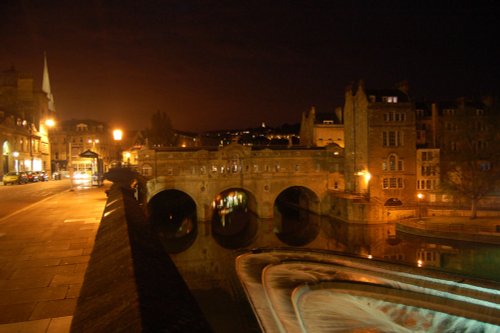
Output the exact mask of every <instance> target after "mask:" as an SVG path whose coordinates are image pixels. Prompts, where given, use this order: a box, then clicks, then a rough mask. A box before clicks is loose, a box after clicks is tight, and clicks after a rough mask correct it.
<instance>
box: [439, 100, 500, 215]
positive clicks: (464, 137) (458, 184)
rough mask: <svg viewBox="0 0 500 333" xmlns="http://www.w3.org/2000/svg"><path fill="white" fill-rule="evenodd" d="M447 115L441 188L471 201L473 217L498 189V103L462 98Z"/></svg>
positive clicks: (444, 124) (445, 118)
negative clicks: (468, 100)
mask: <svg viewBox="0 0 500 333" xmlns="http://www.w3.org/2000/svg"><path fill="white" fill-rule="evenodd" d="M448 110H449V112H448V114H447V115H444V116H443V123H442V126H441V128H442V130H443V133H442V137H443V142H442V147H441V166H440V167H441V174H442V175H443V177H442V183H441V188H442V189H443V190H444V191H446V192H449V193H451V194H453V195H454V196H457V197H459V198H462V199H465V200H466V201H467V202H468V203H469V204H470V218H471V219H474V218H476V217H477V208H478V204H479V202H480V200H481V199H482V198H484V196H485V195H487V194H490V193H492V192H494V191H495V190H497V189H498V185H499V184H498V183H499V176H500V168H499V165H498V164H499V154H500V151H499V150H500V146H499V139H500V136H499V133H498V125H499V113H498V110H497V109H496V108H495V107H494V105H488V104H481V105H478V104H477V103H468V102H466V101H461V102H460V103H459V105H458V107H457V108H456V109H448Z"/></svg>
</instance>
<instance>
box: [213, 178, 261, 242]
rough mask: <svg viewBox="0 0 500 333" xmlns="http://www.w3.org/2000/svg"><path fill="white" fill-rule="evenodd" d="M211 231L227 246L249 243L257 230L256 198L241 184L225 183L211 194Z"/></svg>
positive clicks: (217, 240) (215, 238)
mask: <svg viewBox="0 0 500 333" xmlns="http://www.w3.org/2000/svg"><path fill="white" fill-rule="evenodd" d="M211 208H212V212H211V214H210V215H211V219H210V226H211V233H212V237H213V239H214V240H215V241H216V242H217V243H218V244H219V245H220V246H222V247H224V248H229V249H236V248H242V247H246V246H248V245H250V244H251V243H252V242H253V241H254V240H255V238H256V236H257V232H258V218H257V213H256V208H257V199H256V197H255V195H254V194H253V193H252V192H251V191H250V190H248V189H246V188H243V187H237V186H234V187H226V188H224V189H222V190H221V191H218V192H217V193H216V194H214V196H213V200H212V203H211Z"/></svg>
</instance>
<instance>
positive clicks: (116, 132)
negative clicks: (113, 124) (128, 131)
mask: <svg viewBox="0 0 500 333" xmlns="http://www.w3.org/2000/svg"><path fill="white" fill-rule="evenodd" d="M122 138H123V131H122V130H121V129H115V130H113V140H115V142H116V145H117V147H116V150H117V152H116V155H117V159H118V166H119V167H121V159H122V157H121V151H120V150H121V147H120V141H121V140H122Z"/></svg>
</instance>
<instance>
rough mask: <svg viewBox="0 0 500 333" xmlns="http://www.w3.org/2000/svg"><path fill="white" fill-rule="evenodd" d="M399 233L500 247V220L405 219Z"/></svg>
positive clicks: (399, 227) (490, 218)
mask: <svg viewBox="0 0 500 333" xmlns="http://www.w3.org/2000/svg"><path fill="white" fill-rule="evenodd" d="M396 229H397V231H398V232H405V233H410V234H414V235H418V236H426V237H436V238H446V239H455V240H462V241H468V242H479V243H488V244H496V245H500V218H498V217H478V218H476V219H470V218H469V217H465V216H432V217H425V218H421V219H405V220H401V221H398V223H397V224H396Z"/></svg>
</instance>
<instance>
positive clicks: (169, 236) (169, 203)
mask: <svg viewBox="0 0 500 333" xmlns="http://www.w3.org/2000/svg"><path fill="white" fill-rule="evenodd" d="M196 210H197V209H196V203H195V201H194V200H193V198H192V196H190V195H188V194H186V193H185V192H183V191H179V190H176V189H166V190H164V191H161V192H158V193H156V194H155V196H154V197H152V198H151V199H150V200H149V203H148V211H149V221H150V223H151V225H152V226H153V227H154V228H155V230H156V231H157V232H158V234H159V236H160V238H162V239H163V240H164V242H163V243H164V246H165V248H166V250H167V252H169V253H178V252H182V251H184V250H186V249H187V248H189V247H190V246H191V245H192V244H193V243H194V241H195V240H196V237H197V234H198V218H197V214H196Z"/></svg>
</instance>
